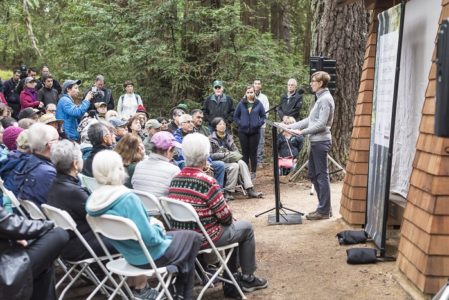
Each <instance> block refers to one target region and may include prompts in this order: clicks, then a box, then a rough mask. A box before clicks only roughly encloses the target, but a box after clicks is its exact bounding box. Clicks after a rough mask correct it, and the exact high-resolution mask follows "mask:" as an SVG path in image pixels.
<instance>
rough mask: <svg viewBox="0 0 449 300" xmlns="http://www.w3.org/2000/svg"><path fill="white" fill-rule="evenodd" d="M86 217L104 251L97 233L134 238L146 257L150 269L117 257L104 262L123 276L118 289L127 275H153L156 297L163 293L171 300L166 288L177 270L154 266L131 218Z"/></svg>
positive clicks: (115, 238)
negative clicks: (157, 292) (136, 265)
mask: <svg viewBox="0 0 449 300" xmlns="http://www.w3.org/2000/svg"><path fill="white" fill-rule="evenodd" d="M86 219H87V222H88V223H89V225H90V227H91V228H92V230H93V231H94V233H95V235H96V236H97V238H98V240H99V242H100V243H101V245H102V247H103V249H104V251H105V252H108V250H107V249H106V247H105V246H104V243H103V241H102V240H101V239H100V238H99V236H98V234H102V235H103V236H105V237H107V238H109V239H111V240H119V241H123V240H134V241H136V242H137V243H138V244H139V246H140V248H141V249H142V252H143V254H144V255H145V257H146V259H147V260H148V262H149V264H150V265H151V269H141V268H138V267H135V266H133V265H130V264H128V263H127V262H126V260H125V259H124V258H119V259H116V260H112V261H110V262H108V263H107V264H106V268H107V269H108V270H110V271H111V272H113V273H115V274H118V275H120V276H123V279H122V281H121V282H120V283H119V284H118V287H117V289H119V288H120V287H121V286H122V285H123V284H124V283H125V281H126V279H127V278H128V277H129V276H142V275H145V276H147V277H153V276H155V277H156V278H157V280H158V282H159V283H158V286H157V287H156V288H157V289H158V291H159V294H158V296H157V298H156V299H157V300H160V299H162V297H163V296H164V295H165V296H166V297H167V298H168V299H169V300H173V297H172V295H171V294H170V291H169V290H168V286H169V285H170V284H171V282H172V279H173V275H174V274H175V273H177V272H178V270H177V268H176V266H165V267H161V268H158V267H157V266H156V264H155V262H154V260H153V258H152V257H151V254H150V252H149V251H148V249H147V247H146V245H145V243H144V241H143V240H142V236H141V234H140V232H139V230H138V228H137V226H136V224H135V223H134V222H133V221H132V220H130V219H128V218H124V217H119V216H113V215H102V216H99V217H92V216H89V215H87V216H86ZM108 253H109V252H108ZM125 284H126V283H125ZM161 287H162V289H161ZM117 289H116V290H115V291H114V292H113V293H112V295H111V296H110V297H109V299H113V298H114V296H115V294H116V292H117Z"/></svg>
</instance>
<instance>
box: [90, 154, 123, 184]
mask: <svg viewBox="0 0 449 300" xmlns="http://www.w3.org/2000/svg"><path fill="white" fill-rule="evenodd" d="M92 173H93V174H94V177H95V179H96V180H97V182H98V183H99V184H102V185H122V184H123V183H124V182H125V180H126V177H127V174H126V172H125V168H124V167H123V160H122V157H121V156H120V155H119V154H118V153H117V152H115V151H112V150H103V151H101V152H99V155H95V156H94V160H93V162H92Z"/></svg>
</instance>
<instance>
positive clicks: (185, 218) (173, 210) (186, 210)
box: [160, 197, 246, 299]
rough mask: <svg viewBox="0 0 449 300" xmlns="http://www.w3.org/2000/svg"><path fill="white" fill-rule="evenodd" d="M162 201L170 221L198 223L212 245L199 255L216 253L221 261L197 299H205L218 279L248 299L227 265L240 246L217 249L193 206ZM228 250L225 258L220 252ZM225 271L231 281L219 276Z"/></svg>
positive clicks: (172, 201) (166, 199) (234, 244)
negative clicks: (205, 294)
mask: <svg viewBox="0 0 449 300" xmlns="http://www.w3.org/2000/svg"><path fill="white" fill-rule="evenodd" d="M160 201H161V205H162V208H163V209H164V213H165V214H166V215H167V217H168V219H169V220H174V221H177V222H182V223H190V222H193V223H196V224H197V226H198V228H199V229H200V230H201V232H202V233H203V236H204V237H205V238H206V240H207V242H208V244H209V245H210V248H207V249H202V250H200V252H199V254H202V253H208V254H210V253H214V254H215V255H216V256H217V258H218V260H219V261H220V267H219V268H217V270H216V271H215V273H214V274H213V275H212V276H211V277H210V278H209V281H208V282H207V283H206V285H205V286H204V287H203V289H202V290H201V293H200V295H199V296H198V298H197V299H201V298H202V297H203V295H204V293H205V292H206V290H207V289H208V288H209V286H210V285H211V284H212V283H213V282H214V281H215V279H216V278H218V279H220V280H221V281H224V282H227V283H229V284H232V285H234V286H235V288H236V289H237V290H238V292H239V294H240V296H241V297H242V299H246V296H245V295H244V294H243V291H242V289H241V288H240V286H239V284H238V283H237V281H236V280H235V278H234V276H233V275H232V273H231V271H230V270H229V268H228V266H227V263H228V261H229V259H230V258H231V255H232V252H233V251H234V249H235V248H236V247H238V245H239V244H238V243H233V244H230V245H226V246H223V247H216V246H215V244H214V242H213V241H212V239H211V238H210V236H209V235H208V234H207V231H206V229H205V228H204V226H203V224H202V223H201V220H200V218H199V216H198V214H197V212H196V210H195V209H194V208H193V206H192V205H190V204H188V203H185V202H182V201H178V200H173V199H169V198H167V197H161V198H160ZM226 250H228V254H227V255H226V256H225V257H223V256H222V255H221V253H220V252H224V251H226ZM199 267H200V269H201V271H202V272H203V273H205V270H204V269H203V268H202V267H201V265H199ZM223 270H224V271H225V272H226V273H227V274H228V276H229V278H230V279H226V278H223V277H220V276H219V274H220V273H221V272H222V271H223Z"/></svg>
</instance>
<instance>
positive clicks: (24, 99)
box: [20, 88, 40, 111]
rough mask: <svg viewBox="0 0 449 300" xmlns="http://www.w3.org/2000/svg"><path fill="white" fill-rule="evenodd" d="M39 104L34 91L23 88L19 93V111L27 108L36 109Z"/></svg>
mask: <svg viewBox="0 0 449 300" xmlns="http://www.w3.org/2000/svg"><path fill="white" fill-rule="evenodd" d="M39 104H40V102H39V101H38V100H37V92H36V90H34V89H28V88H25V89H24V90H23V91H22V92H21V93H20V110H21V111H22V110H24V109H25V108H28V107H34V108H36V107H38V106H39Z"/></svg>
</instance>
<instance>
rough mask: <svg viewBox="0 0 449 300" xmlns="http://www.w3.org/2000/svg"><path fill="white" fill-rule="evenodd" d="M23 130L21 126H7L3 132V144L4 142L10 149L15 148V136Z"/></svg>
mask: <svg viewBox="0 0 449 300" xmlns="http://www.w3.org/2000/svg"><path fill="white" fill-rule="evenodd" d="M22 131H23V128H20V127H15V126H9V127H8V128H6V129H5V131H4V132H3V144H5V146H6V147H8V149H9V150H10V151H12V150H17V144H16V141H17V137H18V136H19V134H20V133H21V132H22Z"/></svg>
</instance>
